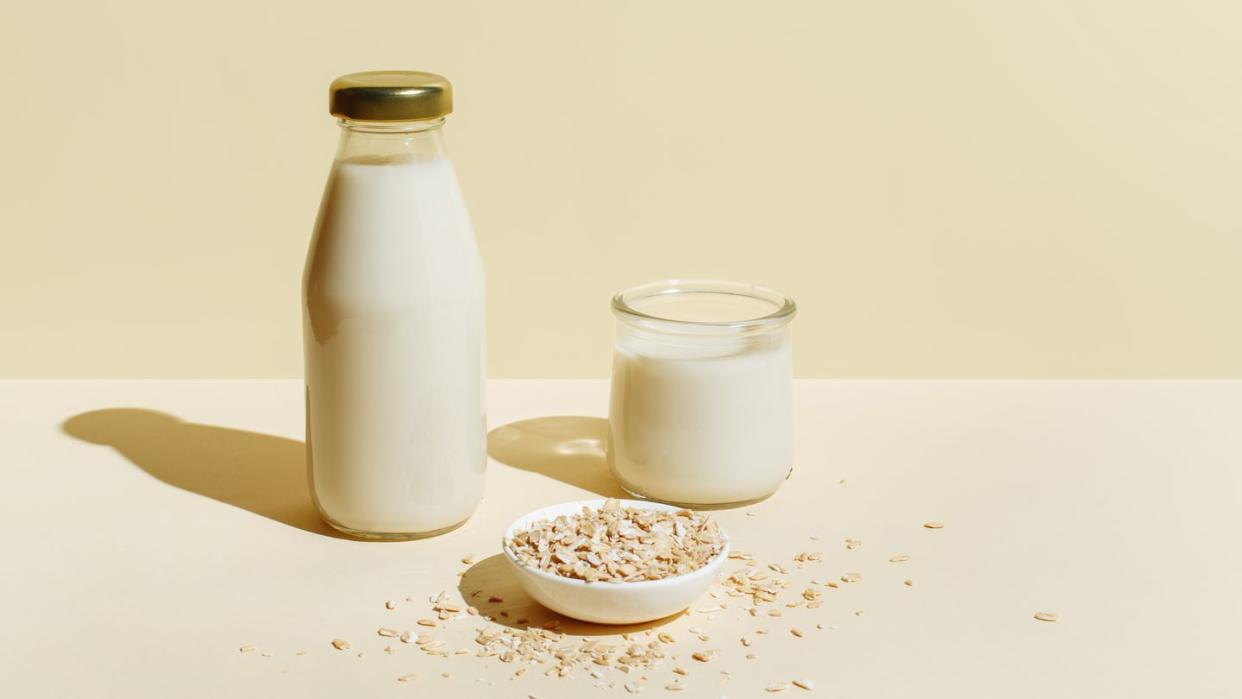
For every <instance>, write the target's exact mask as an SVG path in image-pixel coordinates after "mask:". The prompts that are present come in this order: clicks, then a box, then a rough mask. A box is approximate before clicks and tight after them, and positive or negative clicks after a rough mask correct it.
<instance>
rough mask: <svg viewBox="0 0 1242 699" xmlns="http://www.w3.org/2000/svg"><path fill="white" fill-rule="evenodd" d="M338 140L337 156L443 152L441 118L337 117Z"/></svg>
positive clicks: (391, 157) (397, 157)
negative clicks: (396, 119) (339, 137)
mask: <svg viewBox="0 0 1242 699" xmlns="http://www.w3.org/2000/svg"><path fill="white" fill-rule="evenodd" d="M337 122H338V123H339V125H340V127H341V141H340V144H339V145H338V146H337V150H336V159H337V160H365V161H373V162H385V161H396V162H399V161H404V160H412V159H415V158H429V157H438V156H444V154H445V153H444V138H443V135H442V133H441V130H440V127H442V126H444V119H443V118H440V119H428V120H425V121H355V120H353V119H338V120H337Z"/></svg>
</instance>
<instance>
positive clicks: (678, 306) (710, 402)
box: [607, 281, 795, 506]
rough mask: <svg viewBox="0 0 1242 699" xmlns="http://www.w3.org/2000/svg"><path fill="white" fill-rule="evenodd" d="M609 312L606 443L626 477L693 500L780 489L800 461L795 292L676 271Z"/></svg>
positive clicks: (739, 499) (747, 498) (625, 481)
mask: <svg viewBox="0 0 1242 699" xmlns="http://www.w3.org/2000/svg"><path fill="white" fill-rule="evenodd" d="M613 312H614V315H615V316H616V318H617V330H616V338H615V341H614V346H613V370H612V395H611V401H610V406H609V428H610V429H609V438H608V445H607V453H608V463H609V466H610V468H611V469H612V472H613V474H614V475H615V476H616V477H617V479H618V480H619V481H620V483H621V485H622V487H624V488H625V489H626V490H627V491H629V492H631V493H633V494H635V495H639V496H642V497H647V498H651V499H655V500H662V501H665V502H672V503H678V504H685V505H696V506H704V505H715V506H720V505H729V504H741V503H745V502H751V501H754V500H758V499H761V498H764V497H767V496H768V495H770V494H772V493H773V492H775V491H776V489H777V488H778V487H779V486H780V484H781V482H783V481H784V480H785V478H786V477H787V476H788V474H789V471H790V469H791V467H792V462H793V415H792V411H793V407H792V402H793V398H792V377H791V339H790V329H789V321H790V320H792V318H793V315H794V312H795V307H794V303H793V301H791V300H789V299H787V298H785V297H784V296H782V295H780V294H778V293H776V292H774V291H771V290H769V289H764V288H762V287H756V286H753V285H748V284H735V283H729V282H696V281H672V282H657V283H654V284H648V285H646V286H640V287H636V288H634V289H630V290H628V291H625V292H622V293H620V294H618V295H617V296H616V297H615V298H614V299H613Z"/></svg>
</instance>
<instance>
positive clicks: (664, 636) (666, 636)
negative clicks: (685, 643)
mask: <svg viewBox="0 0 1242 699" xmlns="http://www.w3.org/2000/svg"><path fill="white" fill-rule="evenodd" d="M656 638H658V639H660V641H661V642H663V643H673V636H672V634H670V633H668V632H665V631H661V632H660V633H659V635H658V636H656Z"/></svg>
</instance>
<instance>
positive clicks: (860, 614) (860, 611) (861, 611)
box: [854, 609, 863, 616]
mask: <svg viewBox="0 0 1242 699" xmlns="http://www.w3.org/2000/svg"><path fill="white" fill-rule="evenodd" d="M862 615H863V610H861V609H859V610H858V611H856V612H854V616H862Z"/></svg>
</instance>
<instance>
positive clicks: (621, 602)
mask: <svg viewBox="0 0 1242 699" xmlns="http://www.w3.org/2000/svg"><path fill="white" fill-rule="evenodd" d="M604 502H605V501H604V500H602V499H601V500H579V501H577V502H563V503H561V504H559V505H552V506H550V507H544V508H542V509H538V510H535V511H534V512H530V513H528V514H526V515H524V516H522V517H519V518H518V519H517V521H515V522H514V523H513V524H510V525H509V528H508V529H506V530H505V533H504V538H502V539H501V542H500V544H501V549H502V550H504V552H505V560H507V561H509V564H510V565H511V566H512V567H513V571H514V573H515V574H516V575H517V577H518V580H519V581H521V583H522V588H523V589H525V590H526V593H527V594H529V595H530V596H531V597H534V598H535V601H536V602H538V603H540V604H542V605H543V606H545V607H547V608H548V609H551V610H552V611H554V612H559V613H561V614H564V615H565V616H568V617H573V618H574V619H581V620H582V621H590V622H594V623H597V624H638V623H642V622H644V621H653V620H655V619H663V618H664V617H666V616H670V615H672V614H676V613H678V612H680V611H682V610H683V609H685V608H686V607H689V606H690V605H691V604H693V603H694V601H695V600H697V599H698V598H699V597H702V596H703V593H705V592H707V588H709V587H711V585H712V582H714V581H715V580H716V578H717V577H719V575H720V571H721V569H722V568H724V563H725V560H726V559H728V557H729V535H728V534H727V533H726V532H725V531H724V529H721V530H720V534H721V537H722V538H723V539H724V547H722V548H721V549H720V553H718V554H716V557H715V558H713V559H712V560H710V561H708V563H707V565H705V566H703V567H702V568H699V569H698V570H695V571H693V572H690V573H686V574H685V575H678V576H675V577H672V578H665V579H663V580H642V581H639V582H622V583H614V582H591V583H588V582H587V581H585V580H578V579H575V578H565V577H562V576H560V575H554V574H552V573H545V572H543V571H542V570H535V569H533V568H528V567H526V566H524V565H522V564H521V563H520V562H519V561H518V560H517V559H516V558H514V557H513V554H512V553H510V552H509V547H508V545H507V542H508V541H509V540H510V539H511V538H512V537H513V534H514V532H517V531H519V530H521V529H525V528H527V527H529V526H530V525H531V524H533V523H535V522H537V521H539V520H541V519H554V518H556V517H558V516H560V515H572V514H574V513H577V512H580V511H581V510H582V508H583V507H589V508H591V509H598V508H600V507H603V506H604ZM620 502H621V506H622V507H633V508H635V509H640V510H663V511H667V512H676V511H678V510H682V509H685V508H681V507H675V506H673V505H665V504H663V503H657V502H647V501H645V500H621V501H620Z"/></svg>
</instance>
